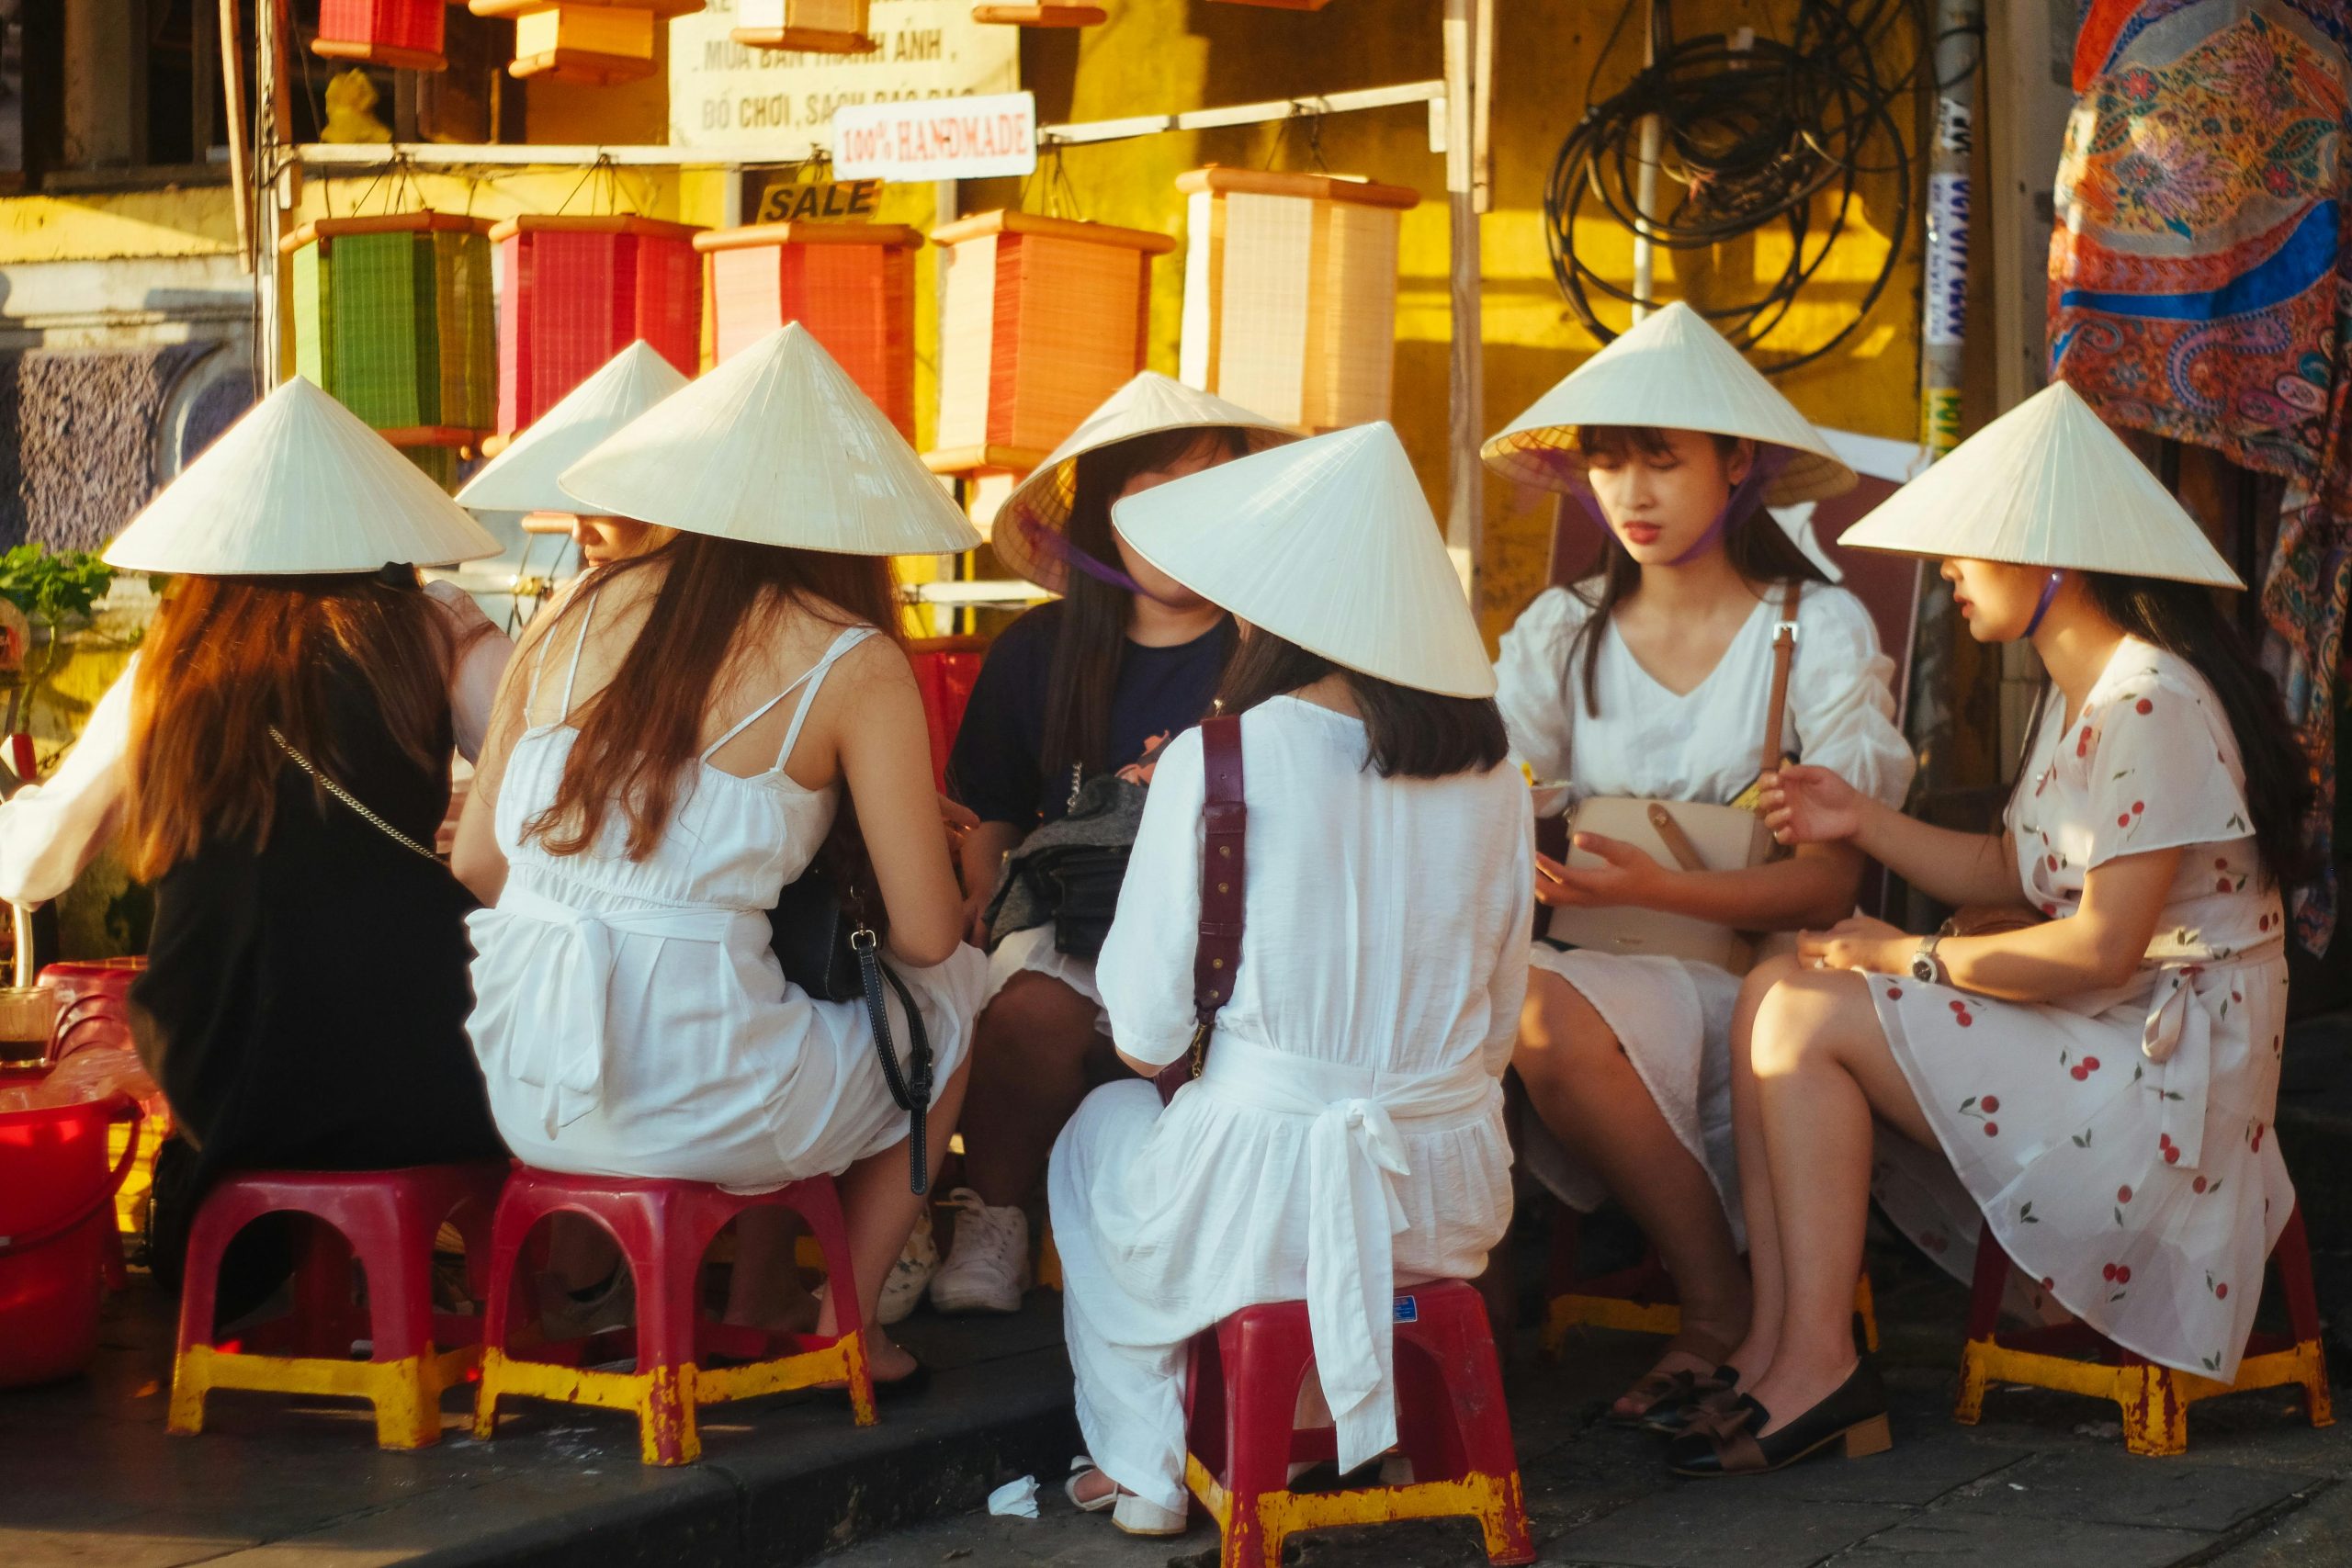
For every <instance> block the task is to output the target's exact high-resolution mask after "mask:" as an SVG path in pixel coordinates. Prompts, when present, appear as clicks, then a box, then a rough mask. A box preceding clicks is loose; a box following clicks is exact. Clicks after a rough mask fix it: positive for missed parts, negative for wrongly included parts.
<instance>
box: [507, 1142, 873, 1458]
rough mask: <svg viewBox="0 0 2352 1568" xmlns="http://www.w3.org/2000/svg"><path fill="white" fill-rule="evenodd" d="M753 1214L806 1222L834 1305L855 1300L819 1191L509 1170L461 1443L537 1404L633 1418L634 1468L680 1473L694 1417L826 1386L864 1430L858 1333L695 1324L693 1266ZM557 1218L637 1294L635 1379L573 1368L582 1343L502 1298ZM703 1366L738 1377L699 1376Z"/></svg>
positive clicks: (829, 1194)
mask: <svg viewBox="0 0 2352 1568" xmlns="http://www.w3.org/2000/svg"><path fill="white" fill-rule="evenodd" d="M755 1208H778V1209H790V1210H792V1211H793V1212H795V1213H797V1214H798V1215H799V1216H800V1217H801V1218H802V1219H803V1220H804V1221H806V1222H807V1223H808V1226H809V1234H810V1235H812V1236H814V1237H815V1239H816V1242H817V1247H818V1250H819V1251H820V1253H821V1254H822V1255H823V1257H824V1260H825V1277H826V1279H827V1280H829V1281H830V1288H831V1292H832V1293H833V1295H834V1298H835V1299H836V1300H838V1301H844V1302H854V1301H856V1300H857V1282H856V1279H855V1276H854V1274H853V1273H852V1272H851V1269H850V1258H849V1232H848V1229H847V1227H846V1226H844V1225H843V1224H842V1205H841V1198H840V1196H839V1194H838V1193H836V1192H835V1190H834V1189H833V1182H832V1179H831V1177H824V1176H820V1177H811V1178H809V1179H808V1180H806V1181H796V1182H794V1183H793V1184H792V1185H791V1186H789V1187H786V1188H782V1189H779V1190H776V1191H774V1192H761V1193H755V1194H744V1193H735V1192H722V1191H720V1190H718V1188H716V1187H712V1186H708V1185H706V1184H705V1183H702V1182H698V1181H633V1180H628V1179H622V1178H618V1177H607V1176H564V1175H560V1174H558V1173H556V1172H553V1171H546V1170H533V1169H530V1168H518V1169H517V1170H516V1171H515V1175H514V1178H513V1179H511V1180H510V1181H508V1182H507V1184H506V1191H505V1194H504V1195H503V1197H502V1198H501V1199H500V1200H499V1204H498V1223H497V1224H496V1225H495V1226H494V1227H493V1228H492V1236H491V1275H490V1313H489V1329H488V1332H487V1335H486V1337H485V1341H484V1350H483V1354H482V1362H481V1387H480V1388H479V1389H478V1390H477V1391H476V1392H475V1396H474V1436H475V1437H477V1438H484V1439H487V1438H492V1437H495V1436H496V1435H497V1432H498V1402H499V1401H500V1400H502V1399H511V1398H515V1397H516V1396H518V1395H520V1396H524V1397H527V1398H532V1399H548V1400H555V1401H557V1402H559V1403H560V1404H589V1405H595V1406H598V1407H600V1408H603V1409H606V1410H629V1411H634V1412H635V1413H636V1415H637V1424H638V1438H639V1452H640V1456H641V1457H642V1458H643V1460H644V1461H645V1462H646V1463H647V1464H689V1463H692V1462H693V1461H694V1460H695V1458H696V1457H698V1456H699V1455H700V1454H701V1452H702V1438H701V1435H700V1433H699V1431H698V1430H697V1427H696V1423H695V1410H696V1408H697V1407H698V1406H701V1405H705V1404H721V1403H723V1402H725V1401H727V1400H731V1399H752V1398H756V1397H758V1396H759V1395H761V1394H767V1393H784V1392H785V1391H786V1390H788V1389H796V1388H809V1387H811V1386H813V1385H815V1384H817V1383H820V1382H837V1381H838V1382H845V1383H847V1384H848V1385H849V1391H850V1405H851V1408H852V1409H853V1410H854V1412H855V1413H856V1417H857V1424H858V1425H859V1426H861V1427H870V1426H872V1425H874V1421H875V1414H874V1378H873V1374H872V1372H871V1371H868V1370H867V1367H866V1360H865V1335H864V1334H863V1333H862V1332H860V1331H858V1330H854V1329H853V1330H852V1331H851V1332H849V1333H847V1334H842V1335H838V1336H831V1337H828V1336H824V1335H818V1334H776V1335H770V1334H763V1333H761V1332H760V1331H758V1330H757V1329H750V1328H738V1327H730V1326H729V1325H725V1324H721V1323H719V1322H718V1321H717V1320H716V1319H714V1318H708V1317H706V1316H704V1315H703V1313H702V1310H701V1304H700V1302H699V1300H698V1295H699V1286H700V1282H701V1273H702V1262H703V1256H704V1254H705V1253H707V1252H708V1251H709V1250H710V1244H711V1242H712V1240H713V1239H714V1238H716V1237H717V1236H718V1233H719V1232H720V1231H721V1230H723V1229H725V1228H726V1226H727V1224H728V1223H729V1221H731V1220H733V1219H734V1218H735V1216H736V1215H738V1214H740V1213H742V1212H743V1211H744V1210H746V1209H755ZM558 1213H572V1214H583V1215H585V1216H587V1217H588V1218H589V1219H592V1220H594V1221H595V1222H596V1223H597V1224H600V1225H602V1226H603V1227H604V1228H605V1230H606V1231H607V1232H609V1233H610V1234H611V1235H612V1237H613V1239H614V1240H615V1241H616V1242H618V1243H619V1244H620V1249H621V1256H622V1257H623V1258H625V1259H627V1260H628V1269H629V1274H630V1276H631V1277H632V1278H633V1279H634V1280H635V1281H636V1284H637V1331H636V1334H635V1336H634V1337H635V1340H636V1345H637V1368H636V1370H635V1371H628V1372H616V1371H595V1370H593V1369H582V1368H581V1367H580V1366H579V1365H578V1364H577V1363H578V1362H579V1360H580V1359H581V1358H582V1352H583V1351H584V1350H585V1349H586V1348H588V1347H589V1346H591V1345H593V1344H594V1343H595V1341H594V1339H586V1340H568V1341H564V1342H561V1343H549V1342H548V1341H547V1340H546V1339H544V1338H542V1337H540V1334H539V1325H538V1315H537V1311H536V1310H535V1308H534V1303H533V1302H532V1299H531V1294H530V1292H528V1291H517V1290H516V1289H515V1267H516V1265H517V1264H518V1263H519V1262H520V1261H522V1258H523V1254H524V1244H525V1243H526V1241H527V1240H528V1239H529V1237H530V1235H531V1232H532V1231H533V1229H535V1228H536V1227H537V1224H539V1222H540V1221H542V1220H544V1219H547V1218H548V1217H549V1216H550V1215H553V1214H558ZM779 1350H781V1351H782V1353H781V1354H779V1353H778V1351H779ZM713 1352H718V1353H721V1354H724V1355H727V1356H729V1357H730V1358H735V1359H741V1361H742V1363H743V1364H741V1365H737V1366H726V1367H714V1366H711V1365H708V1364H707V1358H708V1357H709V1356H710V1355H711V1354H712V1353H713Z"/></svg>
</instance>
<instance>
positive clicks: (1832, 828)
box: [1758, 764, 1866, 844]
mask: <svg viewBox="0 0 2352 1568" xmlns="http://www.w3.org/2000/svg"><path fill="white" fill-rule="evenodd" d="M1758 797H1759V804H1760V805H1761V806H1762V807H1763V811H1764V825H1765V826H1766V827H1768V828H1770V829H1772V837H1773V838H1775V839H1777V840H1780V841H1781V843H1784V844H1834V843H1838V842H1841V841H1843V840H1847V839H1850V838H1852V837H1853V836H1854V835H1855V834H1857V833H1859V832H1860V831H1861V830H1862V807H1863V806H1864V805H1865V804H1866V803H1865V801H1864V799H1863V797H1862V795H1861V793H1860V791H1859V790H1857V789H1855V788H1854V786H1853V785H1852V784H1848V783H1847V782H1846V781H1845V780H1844V779H1842V778H1840V777H1838V775H1837V774H1836V773H1831V772H1830V771H1829V770H1828V769H1827V768H1809V767H1805V766H1804V765H1802V764H1796V765H1792V766H1790V767H1786V768H1782V769H1781V770H1780V772H1778V773H1766V774H1765V775H1764V778H1763V781H1762V788H1761V789H1760V790H1759V791H1758Z"/></svg>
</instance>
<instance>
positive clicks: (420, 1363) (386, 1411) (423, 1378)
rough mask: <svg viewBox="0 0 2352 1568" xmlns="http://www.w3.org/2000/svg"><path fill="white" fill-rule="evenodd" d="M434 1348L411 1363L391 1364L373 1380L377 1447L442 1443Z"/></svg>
mask: <svg viewBox="0 0 2352 1568" xmlns="http://www.w3.org/2000/svg"><path fill="white" fill-rule="evenodd" d="M432 1368H433V1348H432V1346H430V1345H427V1346H426V1347H425V1349H424V1355H422V1356H418V1357H415V1358H413V1359H410V1360H407V1361H401V1362H395V1363H390V1364H388V1365H386V1366H384V1367H382V1368H381V1369H380V1370H379V1371H378V1372H377V1374H376V1376H375V1377H374V1379H373V1380H372V1381H373V1382H374V1384H375V1386H374V1388H373V1389H372V1390H371V1391H370V1392H369V1393H368V1403H369V1404H373V1405H374V1406H375V1407H376V1446H377V1447H378V1448H379V1449H424V1448H431V1447H432V1446H433V1445H434V1444H435V1443H437V1442H439V1441H440V1440H441V1400H440V1396H439V1393H438V1392H437V1391H436V1390H435V1388H434V1386H433V1376H432Z"/></svg>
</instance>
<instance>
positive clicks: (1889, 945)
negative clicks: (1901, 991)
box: [1797, 770, 1919, 975]
mask: <svg viewBox="0 0 2352 1568" xmlns="http://www.w3.org/2000/svg"><path fill="white" fill-rule="evenodd" d="M1815 771H1816V772H1817V771H1818V770H1815ZM1918 945H1919V939H1918V938H1917V937H1916V936H1913V935H1911V934H1910V933H1909V932H1907V931H1904V930H1903V929H1902V928H1901V927H1899V926H1891V925H1888V924H1887V923H1886V922H1885V921H1884V920H1873V919H1870V918H1869V917H1867V916H1864V915H1856V916H1855V917H1854V918H1853V919H1847V920H1840V921H1838V923H1837V924H1836V925H1834V926H1832V927H1830V928H1829V929H1828V930H1827V931H1800V932H1798V933H1797V962H1798V963H1799V964H1803V965H1804V967H1805V968H1807V969H1859V970H1868V971H1869V972H1870V973H1871V974H1873V975H1907V974H1909V973H1910V972H1911V954H1912V953H1914V952H1915V951H1916V950H1917V948H1918Z"/></svg>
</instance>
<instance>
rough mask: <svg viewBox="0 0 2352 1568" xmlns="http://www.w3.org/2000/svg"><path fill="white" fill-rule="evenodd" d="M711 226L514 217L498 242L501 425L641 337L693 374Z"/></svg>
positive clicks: (506, 427)
mask: <svg viewBox="0 0 2352 1568" xmlns="http://www.w3.org/2000/svg"><path fill="white" fill-rule="evenodd" d="M702 232H703V231H702V230H700V229H697V228H695V227H694V226H692V225H691V224H686V223H664V222H661V221H658V220H654V219H650V218H635V217H628V216H619V217H606V218H587V217H582V218H564V217H540V216H537V215H531V216H526V217H520V218H510V219H508V220H506V221H504V222H503V223H501V224H499V225H498V226H497V227H496V228H494V229H492V230H491V231H490V237H491V240H492V243H495V244H496V245H497V247H498V278H499V288H500V291H501V295H502V300H501V305H500V310H499V331H498V430H499V434H502V435H512V434H514V433H515V432H516V431H518V430H522V429H524V428H526V427H527V426H528V425H530V424H531V423H534V422H535V421H537V419H538V417H539V415H540V414H542V413H544V412H547V410H548V408H549V407H550V406H552V405H553V404H554V403H555V402H556V400H558V399H560V398H561V397H562V396H563V395H564V394H565V393H567V392H569V391H571V389H573V388H574V387H577V386H578V385H580V383H581V382H582V381H584V380H586V379H587V378H589V377H590V376H593V375H594V374H595V373H596V371H597V370H598V369H599V368H600V367H602V366H603V365H604V364H605V361H606V360H608V359H610V358H612V356H613V355H616V354H618V353H619V352H620V351H621V350H622V349H624V348H627V347H628V345H629V344H630V343H631V342H632V341H633V340H635V339H637V338H643V339H644V340H645V341H646V342H647V343H649V344H652V346H653V348H654V349H655V351H656V352H658V353H659V354H660V355H662V357H663V358H664V359H667V360H668V361H669V362H670V363H671V364H673V365H674V366H676V367H678V369H679V371H680V372H681V373H683V374H684V375H687V376H691V375H693V374H694V373H695V370H696V368H698V367H699V364H700V360H701V357H702V269H701V268H700V266H699V265H696V263H695V251H694V239H695V235H697V234H700V233H702Z"/></svg>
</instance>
